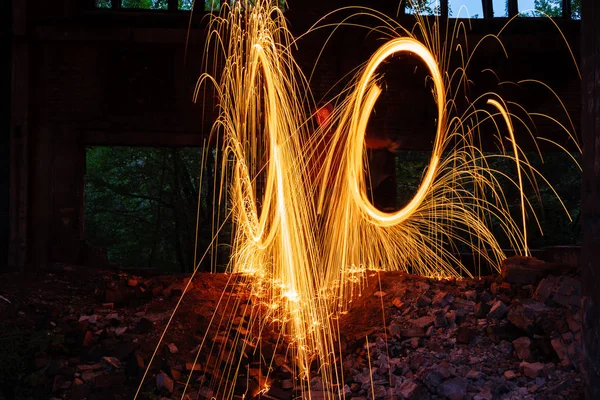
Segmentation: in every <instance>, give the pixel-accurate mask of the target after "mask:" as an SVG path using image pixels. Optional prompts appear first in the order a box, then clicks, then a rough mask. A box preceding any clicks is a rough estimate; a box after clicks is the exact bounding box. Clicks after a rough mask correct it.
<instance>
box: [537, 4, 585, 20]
mask: <svg viewBox="0 0 600 400" xmlns="http://www.w3.org/2000/svg"><path fill="white" fill-rule="evenodd" d="M534 5H535V9H536V10H537V11H541V12H543V13H544V14H547V15H549V16H550V17H560V16H562V0H535V2H534ZM537 15H543V14H541V13H538V14H537ZM571 18H573V19H580V18H581V0H571Z"/></svg>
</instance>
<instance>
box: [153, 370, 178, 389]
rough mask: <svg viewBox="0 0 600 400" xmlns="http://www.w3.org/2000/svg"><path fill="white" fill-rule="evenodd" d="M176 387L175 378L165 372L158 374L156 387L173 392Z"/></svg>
mask: <svg viewBox="0 0 600 400" xmlns="http://www.w3.org/2000/svg"><path fill="white" fill-rule="evenodd" d="M174 387H175V383H174V382H173V379H171V377H170V376H169V375H167V374H165V373H164V372H161V373H159V374H158V375H156V388H157V389H158V390H161V391H166V392H168V393H173V389H174Z"/></svg>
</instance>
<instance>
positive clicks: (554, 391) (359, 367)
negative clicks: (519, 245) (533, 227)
mask: <svg viewBox="0 0 600 400" xmlns="http://www.w3.org/2000/svg"><path fill="white" fill-rule="evenodd" d="M230 277H231V276H229V275H223V274H212V275H210V274H202V275H200V276H198V277H197V282H198V284H194V285H193V289H192V290H191V291H190V292H188V294H187V295H186V297H185V301H184V302H183V303H182V306H181V308H180V310H179V311H178V313H177V314H176V316H175V319H174V321H173V325H172V328H171V329H170V330H169V331H168V333H167V336H166V337H165V339H164V341H163V342H164V343H165V344H164V346H162V347H161V348H160V350H159V352H158V354H157V357H156V359H155V361H154V363H153V365H152V367H151V368H150V373H149V377H148V378H147V380H146V382H145V383H144V385H143V387H142V391H141V396H140V398H145V399H159V398H181V395H180V394H181V391H182V388H183V382H185V381H186V380H187V377H188V376H189V374H190V372H191V371H189V370H188V368H189V364H187V363H190V362H192V361H193V359H194V354H193V353H192V351H193V350H194V349H195V348H196V347H197V345H198V344H199V343H200V341H201V340H202V338H203V335H204V333H205V329H206V327H207V326H208V324H209V320H210V318H211V317H212V316H213V313H214V310H215V309H216V305H217V302H218V301H219V298H220V297H221V294H222V292H223V289H224V288H225V287H226V284H227V282H228V280H229V279H230ZM551 279H552V278H551ZM551 279H549V280H544V281H542V285H541V287H540V290H539V293H538V294H537V295H534V294H532V293H533V292H535V290H536V287H537V285H515V284H512V285H507V283H503V282H502V280H501V279H500V278H499V277H489V278H485V279H482V280H478V281H474V280H465V281H458V282H448V281H446V282H439V281H433V280H429V279H426V278H419V277H415V276H409V275H406V274H404V273H402V272H385V273H381V274H380V275H379V276H377V274H376V273H373V274H371V276H369V279H368V286H367V287H366V289H365V290H364V292H363V295H362V296H361V297H360V298H358V299H356V300H354V301H353V303H352V305H351V308H350V311H349V312H348V314H346V315H344V316H343V317H342V319H341V320H340V332H341V341H340V343H339V344H338V346H336V347H337V348H339V349H341V354H342V356H343V361H342V364H343V368H344V385H346V389H345V392H346V398H348V399H366V398H372V397H373V394H374V395H375V398H376V399H402V398H403V397H402V396H405V397H406V398H409V399H429V398H432V399H433V398H451V399H480V400H481V399H487V398H489V399H492V398H493V399H496V398H498V399H528V398H531V399H534V398H535V399H578V398H581V397H582V378H583V377H582V375H581V373H580V372H579V370H578V368H577V366H578V361H579V354H580V353H579V350H580V345H579V342H578V340H579V338H580V332H579V331H578V330H579V324H578V322H577V318H578V314H577V313H576V311H578V309H577V307H571V308H569V309H567V308H566V307H564V306H562V305H561V304H567V303H568V302H572V303H576V299H577V290H578V289H577V282H576V281H575V280H574V279H571V278H570V276H569V273H567V272H565V273H564V275H563V276H561V277H560V280H557V282H555V286H556V289H557V290H555V292H556V293H554V292H552V290H550V291H548V293H550V295H549V300H547V303H548V304H549V306H544V305H543V304H542V303H541V302H538V301H537V300H532V299H531V297H532V296H533V297H537V298H542V297H540V296H546V295H547V293H546V291H544V288H545V287H546V286H548V287H550V286H551V285H550V286H549V283H552V282H551ZM184 280H185V277H183V276H170V277H144V278H140V277H132V276H128V275H126V274H117V273H115V272H111V271H105V270H98V269H92V268H86V267H79V266H77V267H57V268H55V269H54V270H53V272H52V273H45V274H41V275H39V276H33V277H31V276H29V277H26V276H24V275H10V276H9V275H4V276H2V280H1V282H0V295H1V296H3V298H4V299H7V300H9V301H10V302H11V303H10V304H9V303H8V302H7V301H5V300H4V299H3V298H0V313H1V315H2V316H3V319H4V320H5V321H7V322H8V323H6V324H3V328H2V331H1V332H0V361H1V362H0V368H1V371H0V383H1V384H2V389H3V391H4V393H5V395H4V397H5V398H6V399H9V398H11V397H10V396H9V395H8V392H9V391H10V388H13V389H14V390H15V397H14V398H18V399H20V398H53V397H54V398H65V399H83V398H88V399H111V398H115V399H121V398H122V399H128V398H132V396H133V394H134V393H135V390H136V388H137V385H138V384H139V381H140V377H141V374H142V373H143V367H144V366H145V364H146V363H147V362H148V360H149V358H150V356H151V354H152V351H153V350H154V346H155V345H156V343H157V341H158V336H159V335H160V333H161V332H162V328H163V327H164V324H165V323H166V320H167V319H168V317H169V315H170V312H171V311H172V310H173V308H174V305H175V303H176V301H177V296H178V295H179V293H180V289H181V288H182V287H183V283H184ZM132 285H135V286H132ZM544 285H545V286H544ZM509 286H510V287H509ZM142 288H143V290H142ZM230 291H231V290H230ZM564 293H567V295H566V296H567V297H565V295H564ZM561 296H562V297H561ZM237 297H238V298H240V299H241V301H242V303H243V302H246V301H247V296H246V292H245V290H244V289H243V288H240V290H239V293H238V295H237ZM552 299H554V300H552ZM565 299H567V300H565ZM486 301H487V302H488V303H489V304H490V305H494V304H497V303H498V301H502V302H503V303H502V304H505V305H506V309H504V308H503V307H501V305H500V304H497V305H496V307H495V308H492V311H491V314H488V309H487V308H488V307H487V306H486V304H485V303H486ZM565 301H566V302H565ZM110 302H113V303H114V304H113V305H111V304H106V303H110ZM521 302H522V303H523V304H525V308H523V305H520V304H521ZM382 309H383V310H385V323H384V315H382V312H381V310H382ZM532 310H533V311H532ZM111 314H112V315H111ZM94 316H96V317H94ZM227 318H231V320H232V321H235V320H236V317H235V316H232V317H229V316H228V317H227ZM453 320H454V322H453ZM528 323H530V325H527V324H528ZM234 326H235V327H236V331H238V330H242V331H243V330H244V329H245V324H244V322H243V321H241V320H239V318H238V320H237V321H235V323H234ZM384 327H387V328H386V329H384ZM236 331H234V332H230V336H233V335H234V334H235V333H236ZM207 337H208V342H209V343H208V348H210V347H212V346H213V344H214V345H215V346H217V347H222V348H226V349H227V351H228V352H232V353H233V354H235V356H236V357H243V360H244V361H243V362H242V365H243V366H244V367H245V366H248V369H247V370H245V371H241V372H239V374H238V380H237V381H236V384H235V388H236V393H237V397H234V398H241V397H240V396H241V394H242V393H244V392H245V393H247V396H246V398H253V397H252V396H251V395H250V394H251V393H256V392H258V391H259V389H260V388H261V387H262V388H265V387H268V390H265V391H264V393H265V394H264V395H262V397H261V398H265V399H291V398H294V397H293V395H294V391H293V386H294V379H293V377H292V374H291V373H290V369H291V368H293V365H292V361H291V359H290V358H289V357H288V358H286V356H285V348H286V343H282V342H280V343H279V344H278V345H277V344H276V339H277V337H278V335H277V334H273V333H272V332H269V331H268V330H266V331H263V332H262V337H261V340H260V341H259V343H260V345H259V347H260V351H259V350H256V351H253V350H252V348H250V347H247V348H246V350H245V351H244V353H245V355H242V354H241V352H240V351H238V350H236V349H232V348H228V346H227V343H228V339H227V337H224V336H223V335H222V334H221V335H219V336H217V337H215V336H214V334H213V333H209V334H208V336H207ZM367 338H368V341H369V346H366V339H367ZM517 339H518V340H517ZM514 340H517V341H516V342H515V345H513V344H512V342H513V341H514ZM170 344H173V345H174V346H175V347H176V349H175V347H173V345H171V349H169V345H170ZM515 349H516V350H518V352H519V354H520V355H521V357H524V356H525V354H524V352H526V351H527V350H529V351H530V355H529V358H528V359H527V360H528V361H530V363H529V364H521V360H520V359H519V357H518V355H517V351H516V350H515ZM173 351H176V352H173ZM271 354H275V356H274V357H273V359H274V364H273V365H272V366H271V368H272V370H271V372H270V375H269V376H270V381H269V382H264V378H262V377H264V376H265V375H266V372H267V369H268V367H267V366H266V365H265V363H264V360H268V359H270V355H271ZM338 355H339V354H338ZM104 357H113V358H104ZM561 357H562V360H561ZM206 358H207V357H201V358H200V359H201V362H200V365H199V366H198V367H197V368H198V371H194V372H193V374H192V379H191V381H190V382H191V383H190V389H189V390H188V395H190V397H189V398H205V397H203V396H202V395H209V394H210V393H208V390H207V387H208V385H207V384H204V385H205V386H203V384H202V379H201V378H202V376H205V377H207V378H208V377H210V376H211V375H210V373H211V372H212V371H214V365H213V364H211V362H210V361H208V362H207V361H206ZM536 363H541V364H536ZM186 364H187V367H186ZM312 367H313V368H316V367H317V366H316V365H313V366H312ZM161 371H162V372H161ZM369 371H371V372H372V374H370V373H369ZM526 375H528V376H526ZM205 382H208V380H206V381H205ZM171 384H172V386H171ZM324 389H326V388H324V387H323V382H321V381H320V380H319V379H318V378H315V379H313V381H312V382H311V392H312V396H313V397H312V398H313V399H318V398H321V397H320V396H321V395H320V393H322V391H323V390H324ZM171 390H173V392H171ZM198 392H200V394H201V395H200V396H199V397H197V393H198ZM177 393H179V396H177ZM0 398H2V395H0ZM208 398H209V397H208Z"/></svg>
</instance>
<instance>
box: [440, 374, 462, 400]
mask: <svg viewBox="0 0 600 400" xmlns="http://www.w3.org/2000/svg"><path fill="white" fill-rule="evenodd" d="M467 385H468V381H467V380H466V379H464V378H460V377H456V378H452V379H449V380H447V381H445V382H444V383H442V387H441V394H442V395H443V396H445V397H446V398H447V399H450V400H462V399H464V398H465V396H466V395H467Z"/></svg>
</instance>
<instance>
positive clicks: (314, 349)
mask: <svg viewBox="0 0 600 400" xmlns="http://www.w3.org/2000/svg"><path fill="white" fill-rule="evenodd" d="M357 10H358V11H357V14H364V11H365V10H364V9H357ZM389 23H390V24H391V22H389ZM417 27H418V28H419V30H420V33H421V34H422V36H423V37H422V40H419V39H418V38H417V37H416V36H415V35H413V34H412V33H411V31H410V30H407V29H404V28H402V27H400V26H398V27H396V28H397V31H399V32H403V34H402V36H395V37H392V38H391V39H390V40H389V41H387V42H386V43H384V44H383V45H382V46H381V47H380V48H379V49H378V50H377V51H376V52H375V53H374V54H373V56H372V57H371V58H370V59H369V61H368V62H367V64H366V65H365V66H364V67H363V68H362V69H361V70H360V71H359V72H358V73H357V75H356V79H355V81H354V82H353V83H352V84H351V86H349V87H348V88H347V90H345V91H343V92H342V93H343V96H344V97H343V98H342V97H340V98H339V99H338V101H337V108H336V109H335V110H334V112H333V114H332V116H331V117H330V118H331V120H330V121H329V122H328V124H327V126H328V129H329V128H330V129H332V131H333V133H332V136H333V137H332V138H331V141H330V142H328V146H329V147H328V148H327V149H326V150H325V154H324V158H323V157H322V156H323V155H322V154H320V153H319V151H318V148H319V146H320V144H321V143H323V140H324V138H323V136H324V135H325V132H324V131H323V130H320V129H318V128H316V127H313V126H312V122H311V114H312V111H313V110H314V109H315V106H314V101H312V98H311V95H310V89H309V85H308V82H307V80H306V78H305V77H304V75H303V73H302V71H301V70H300V68H299V67H298V66H297V65H296V63H295V61H294V58H293V56H292V48H293V43H294V39H293V38H292V36H291V34H290V33H289V31H288V30H287V27H286V21H285V19H284V17H283V15H282V14H281V12H280V11H279V10H278V9H277V8H276V7H273V6H271V1H269V0H257V1H256V2H255V4H254V5H253V6H248V7H241V6H240V3H239V2H233V3H231V4H227V3H225V4H223V6H222V10H221V13H220V14H219V15H213V16H211V19H210V22H209V32H210V37H209V40H208V44H207V49H210V51H209V50H207V51H206V54H213V55H214V60H210V61H211V62H215V69H214V71H212V73H209V72H210V71H209V72H207V73H206V74H203V75H202V76H201V78H200V79H199V85H201V84H206V83H207V82H210V83H212V84H213V85H214V90H215V94H216V97H217V99H218V114H219V116H218V119H217V121H216V123H215V125H214V129H213V132H212V133H211V134H212V135H214V136H216V137H217V138H218V143H220V144H221V146H220V149H219V156H220V161H221V171H222V176H219V177H216V178H215V179H218V180H219V182H221V183H222V187H221V193H219V196H218V198H219V199H221V200H220V201H221V204H219V205H217V206H216V207H221V206H222V205H226V206H227V207H228V213H227V218H229V216H230V218H231V222H232V223H233V232H232V236H233V237H232V240H231V243H230V245H231V248H232V252H231V254H232V256H231V260H230V271H231V272H233V275H232V279H231V284H230V285H229V286H228V290H232V289H234V288H237V287H243V288H245V289H247V290H248V291H249V293H250V297H249V299H247V300H244V299H243V298H242V297H241V296H239V295H238V294H236V293H234V292H233V291H232V294H231V295H230V296H229V297H227V296H226V295H225V294H224V297H223V299H222V301H221V302H220V307H221V308H222V310H221V311H215V316H214V317H213V319H212V320H211V327H212V328H213V329H214V330H216V331H217V332H218V333H219V335H220V336H219V337H222V338H224V339H223V340H220V341H219V342H217V341H216V340H213V342H214V343H213V344H212V345H210V344H209V343H208V340H207V337H208V335H209V330H210V329H209V330H207V332H206V334H205V336H204V340H203V342H202V343H201V345H200V346H199V348H198V353H197V355H196V358H197V359H199V358H200V356H201V354H205V355H206V353H208V358H209V359H212V360H213V362H214V363H215V368H214V369H213V370H212V371H211V372H210V374H208V375H205V377H204V378H203V379H205V378H206V379H208V380H209V381H208V382H204V380H202V384H205V383H206V384H208V385H210V387H211V388H212V390H213V392H214V396H215V398H232V397H233V396H234V392H235V390H236V380H237V378H238V376H239V374H240V373H241V371H245V370H247V369H248V368H247V366H246V365H244V364H243V362H244V359H245V358H244V357H242V356H239V354H238V355H235V352H234V350H235V349H237V350H236V351H238V352H242V353H244V354H245V352H246V351H247V350H248V349H255V350H253V351H260V350H256V349H259V348H260V346H259V344H260V340H261V335H262V333H263V332H264V331H265V330H266V328H267V326H271V325H276V326H279V327H280V329H279V330H278V331H279V336H278V338H277V345H278V346H283V345H285V346H287V351H288V352H289V354H290V355H291V359H292V361H293V363H292V364H293V368H294V373H295V374H296V375H297V376H298V377H299V378H300V379H298V387H299V389H300V390H301V393H302V397H303V398H310V385H309V383H310V379H312V378H313V377H314V376H320V378H321V380H322V382H323V383H324V385H325V387H326V388H327V390H326V391H325V393H326V394H325V396H326V399H328V400H329V399H335V398H340V397H343V396H344V394H343V391H342V389H341V388H342V386H343V385H339V383H340V382H343V377H342V367H341V362H342V361H341V357H340V358H337V357H336V350H339V348H338V347H337V346H336V344H335V343H336V340H337V339H338V338H339V331H338V329H339V326H338V325H337V324H334V323H333V322H332V321H334V320H337V318H338V317H339V316H340V315H341V314H344V313H345V312H346V310H347V306H348V304H349V303H350V302H352V298H353V296H356V295H360V291H361V289H362V285H363V284H364V280H365V276H366V272H367V271H368V270H404V271H408V272H412V273H416V274H420V275H424V276H428V277H432V278H448V277H459V276H463V275H467V276H471V275H472V274H474V273H475V272H474V271H468V270H466V269H465V268H464V267H462V265H461V264H460V260H458V259H457V258H456V257H455V255H454V253H453V252H454V250H456V247H457V245H462V246H465V247H466V248H468V249H470V250H471V251H472V252H473V253H474V255H476V256H477V257H479V259H480V260H483V261H485V262H487V263H489V264H490V265H492V266H493V267H496V268H498V267H499V265H500V261H501V260H502V259H503V258H504V253H503V251H502V249H501V248H500V245H499V243H498V240H497V238H496V237H495V236H494V234H493V233H492V230H491V225H492V223H493V222H496V223H497V224H498V225H499V226H500V228H501V229H502V230H503V232H504V234H505V235H506V237H507V238H508V240H509V241H510V243H511V245H512V247H513V248H514V249H515V250H516V251H517V252H518V253H524V254H527V253H528V247H527V236H526V228H527V227H526V222H527V221H526V208H525V207H526V197H525V192H524V190H525V189H524V185H523V182H524V179H523V175H525V177H527V178H529V180H530V181H533V182H535V179H534V177H533V176H530V175H528V171H531V175H533V174H534V173H537V171H535V170H533V168H532V167H531V166H530V165H529V163H528V162H527V160H526V159H524V158H521V157H520V154H519V149H518V145H517V142H516V140H515V136H514V126H513V118H511V112H510V111H509V110H508V108H507V106H506V104H507V103H506V102H504V101H503V100H502V99H501V98H500V97H499V96H497V95H493V96H494V97H495V99H488V98H489V97H490V96H492V94H489V95H488V96H483V97H482V98H479V99H478V100H477V101H475V102H473V103H471V104H469V105H468V107H467V110H466V111H465V113H464V114H461V115H457V114H456V113H457V111H456V107H455V104H454V100H455V98H454V97H452V96H456V93H458V92H459V91H460V90H461V89H462V87H463V86H462V85H466V84H467V79H466V75H465V70H466V69H467V67H468V65H466V64H468V61H463V64H465V65H463V68H462V69H460V71H459V72H457V73H450V71H447V70H446V68H447V67H448V65H449V59H450V55H451V52H450V50H448V49H454V48H456V49H457V50H456V51H457V53H460V56H461V57H462V60H470V59H471V55H466V56H465V55H464V54H463V53H462V52H463V49H462V48H461V46H454V45H453V40H454V39H453V38H454V37H455V36H456V34H457V32H458V31H457V30H456V29H455V31H454V32H452V33H451V35H449V36H448V38H449V39H448V41H449V43H446V44H443V43H442V38H441V36H440V32H439V30H437V28H436V27H435V25H434V26H431V24H430V22H428V21H425V20H423V19H421V18H420V17H418V16H417ZM476 48H477V46H476ZM442 49H445V50H442ZM444 51H445V52H444ZM398 53H407V54H411V55H413V56H414V57H416V58H417V59H419V60H420V61H421V62H423V63H424V64H425V66H426V67H427V70H428V72H429V77H430V78H431V82H432V85H433V90H432V93H433V96H434V99H435V103H436V106H437V127H436V136H435V141H434V144H433V149H432V154H431V158H430V162H429V165H428V167H427V170H426V171H425V173H424V176H423V179H422V182H421V184H420V186H419V188H418V190H417V191H416V193H415V195H414V196H413V198H412V199H411V200H410V201H409V202H408V204H407V205H406V206H404V207H402V208H401V209H400V210H398V211H396V212H383V211H380V210H378V209H377V208H376V207H375V206H374V205H373V204H372V203H371V202H370V200H369V197H368V195H367V180H366V177H365V167H364V166H365V161H366V160H365V151H364V147H365V132H366V128H367V124H368V121H369V118H370V116H371V114H372V112H373V109H374V107H375V104H376V102H377V100H378V98H379V95H380V93H381V89H380V88H379V86H378V85H377V83H376V82H377V76H376V74H377V71H378V68H379V67H380V66H381V64H382V63H383V62H384V61H386V60H387V59H388V58H390V57H391V56H393V55H395V54H398ZM208 61H209V60H207V62H208ZM199 91H200V89H197V91H196V93H198V92H199ZM484 100H487V103H488V104H491V105H492V106H494V107H495V108H496V109H497V110H498V111H499V112H500V114H501V115H502V117H503V118H504V122H505V124H506V126H507V127H508V130H509V135H510V139H511V143H512V146H513V155H512V156H511V155H508V154H506V153H505V154H501V155H499V156H498V155H496V156H494V157H502V158H505V159H508V160H512V161H514V163H515V166H516V169H517V175H518V176H517V181H516V182H515V181H514V179H512V178H511V177H509V176H506V177H507V178H509V180H510V181H511V182H512V183H513V184H514V185H515V186H516V187H517V188H518V190H519V193H520V198H521V211H522V215H521V219H522V225H521V226H519V224H517V223H516V222H515V221H514V220H513V218H512V217H511V215H510V212H509V209H508V202H507V199H506V198H505V196H504V192H503V188H502V187H501V186H500V184H499V179H498V176H499V175H500V176H501V173H500V172H499V171H494V170H492V169H491V168H489V166H488V161H489V160H490V157H488V156H486V155H484V154H483V152H482V151H481V150H480V148H479V143H478V141H477V140H476V138H478V137H479V136H480V133H481V132H480V130H481V129H482V126H483V125H482V124H483V123H484V122H486V121H488V122H489V121H491V122H492V123H493V124H495V121H494V116H493V115H492V114H490V113H489V112H487V111H485V110H483V109H481V108H479V103H481V102H483V101H484ZM516 120H517V121H519V122H522V121H523V120H522V119H516ZM486 127H489V126H487V125H486ZM499 129H500V128H499V127H498V126H496V130H495V131H492V132H491V133H490V132H486V135H487V136H489V137H492V136H493V135H495V134H496V135H497V134H498V131H499ZM525 129H527V130H529V131H531V130H530V128H528V127H525ZM315 169H317V170H318V171H317V173H316V174H315V173H313V172H314V171H315ZM313 176H318V179H314V178H313ZM215 186H216V183H215ZM219 209H221V208H219ZM318 215H319V216H320V218H321V219H322V222H319V221H320V218H319V217H318ZM221 222H222V221H221ZM217 246H218V244H215V245H214V247H213V248H216V247H217ZM223 310H228V311H227V312H224V311H223ZM231 315H238V316H241V319H242V320H243V321H245V326H244V327H241V325H239V323H238V324H236V323H234V321H235V320H236V319H235V318H230V316H231ZM163 335H164V334H163ZM367 349H368V348H367ZM338 353H339V351H338ZM338 355H339V354H338ZM215 360H216V361H215ZM314 360H317V363H318V365H319V367H318V368H316V369H315V368H311V365H312V364H313V361H314ZM266 362H267V365H269V368H267V369H266V372H265V373H264V374H265V375H264V376H263V375H262V373H263V372H261V375H260V379H259V380H260V382H259V386H260V392H261V393H266V392H267V391H268V390H269V387H270V384H269V382H270V377H269V372H270V371H271V369H270V368H271V367H270V366H271V364H272V363H273V359H271V360H266ZM206 364H208V361H207V363H206ZM222 365H224V367H223V368H221V369H219V366H222ZM207 376H208V378H207ZM244 379H246V380H248V379H249V378H248V375H246V377H245V378H244ZM184 394H185V393H184ZM238 395H239V393H238ZM242 396H243V397H244V396H245V397H248V396H251V393H244V394H243V395H242Z"/></svg>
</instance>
